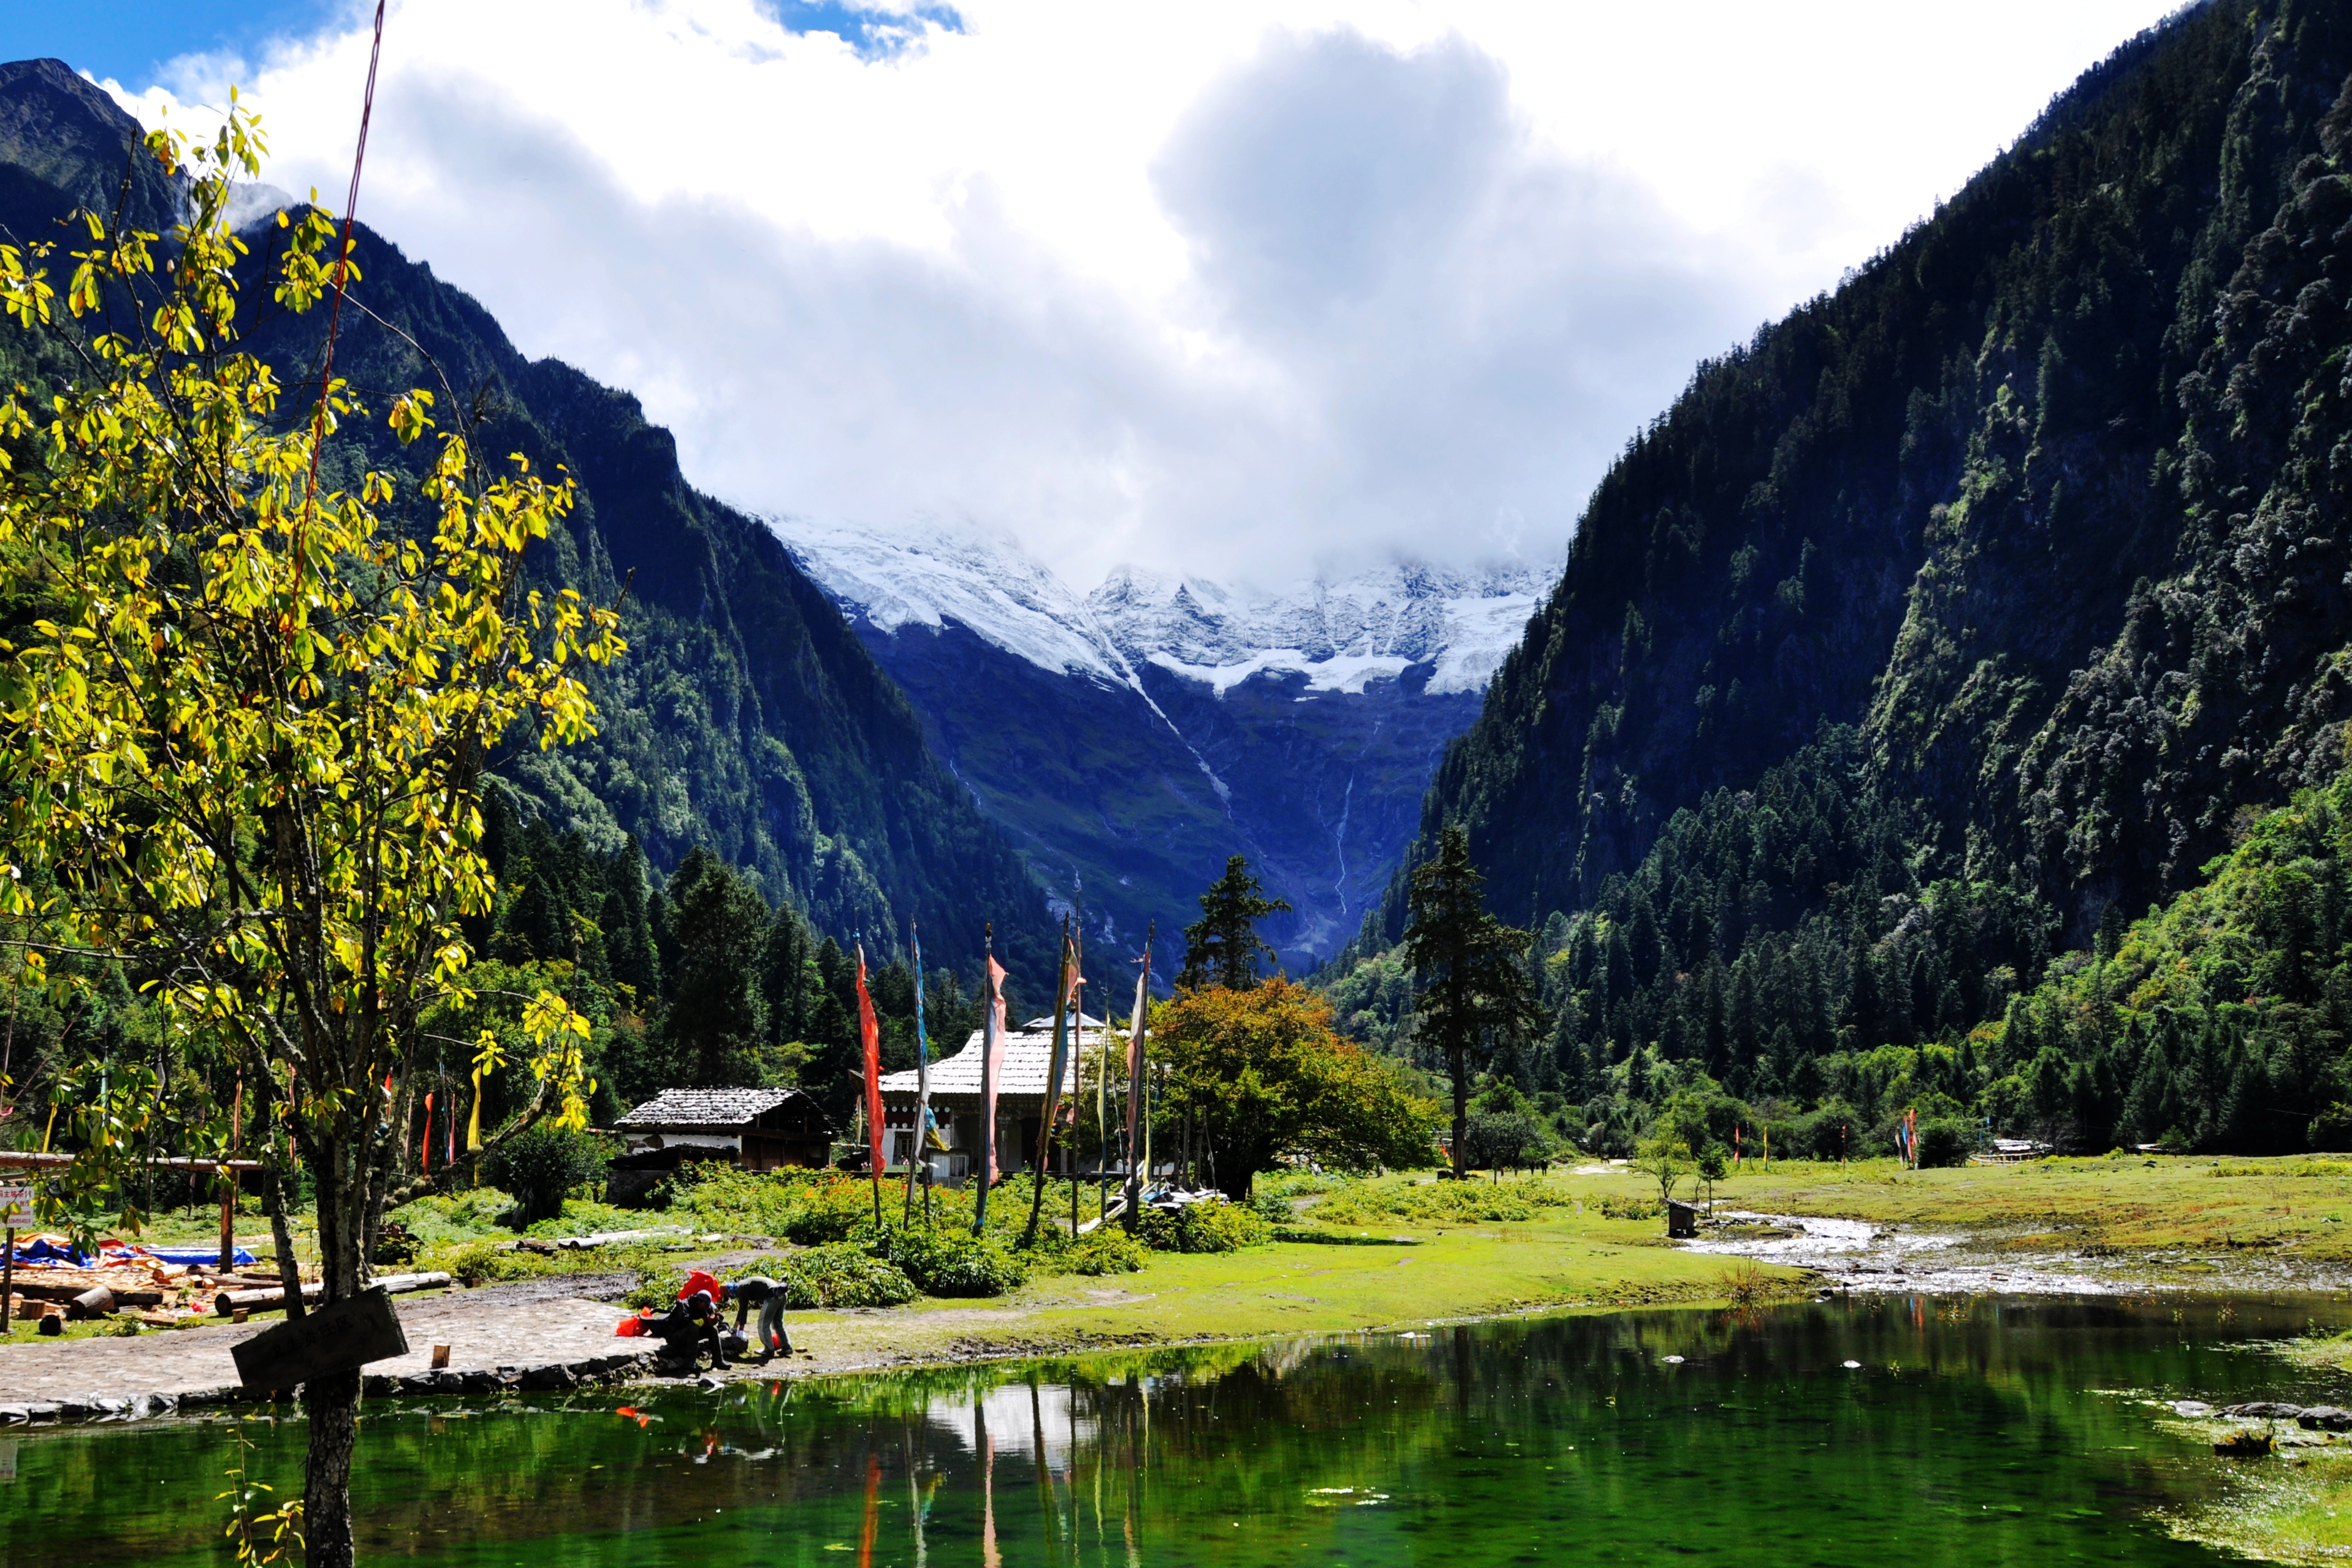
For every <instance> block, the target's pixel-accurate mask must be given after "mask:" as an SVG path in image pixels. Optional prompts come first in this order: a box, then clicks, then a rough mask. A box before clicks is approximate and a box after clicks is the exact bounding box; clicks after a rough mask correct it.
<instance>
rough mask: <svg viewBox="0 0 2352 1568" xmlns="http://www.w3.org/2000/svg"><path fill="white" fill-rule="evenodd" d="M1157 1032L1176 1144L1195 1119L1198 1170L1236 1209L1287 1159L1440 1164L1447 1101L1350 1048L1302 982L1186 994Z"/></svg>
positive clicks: (1159, 1016)
mask: <svg viewBox="0 0 2352 1568" xmlns="http://www.w3.org/2000/svg"><path fill="white" fill-rule="evenodd" d="M1151 1031H1152V1051H1151V1054H1152V1057H1153V1059H1154V1060H1155V1061H1157V1062H1159V1063H1160V1064H1162V1065H1163V1066H1164V1067H1165V1068H1166V1071H1167V1079H1166V1081H1167V1086H1168V1087H1167V1091H1166V1094H1165V1096H1164V1098H1163V1099H1162V1100H1161V1101H1160V1107H1161V1110H1162V1113H1163V1115H1164V1117H1165V1118H1166V1121H1164V1122H1163V1125H1166V1126H1168V1127H1169V1129H1170V1131H1171V1134H1172V1133H1174V1131H1175V1130H1176V1129H1178V1128H1181V1127H1182V1126H1184V1125H1186V1124H1187V1122H1188V1120H1189V1124H1190V1125H1191V1126H1192V1127H1193V1128H1195V1129H1197V1130H1198V1132H1199V1135H1200V1136H1202V1138H1203V1140H1204V1141H1205V1144H1206V1148H1205V1151H1204V1152H1203V1155H1204V1157H1200V1158H1198V1159H1197V1160H1196V1163H1198V1164H1199V1165H1200V1166H1201V1168H1202V1173H1203V1174H1204V1175H1208V1176H1209V1177H1210V1178H1211V1179H1212V1180H1213V1182H1214V1184H1216V1186H1217V1187H1218V1188H1219V1189H1220V1190H1221V1191H1223V1193H1225V1194H1226V1195H1228V1196H1229V1197H1231V1198H1233V1199H1234V1201H1236V1202H1239V1201H1241V1200H1243V1199H1245V1198H1247V1197H1248V1195H1249V1192H1250V1184H1251V1181H1252V1178H1254V1177H1255V1175H1256V1174H1257V1173H1258V1172H1260V1171H1263V1170H1266V1169H1268V1168H1270V1167H1271V1166H1273V1165H1275V1164H1276V1163H1278V1162H1280V1161H1283V1160H1286V1159H1296V1158H1304V1159H1308V1160H1312V1161H1315V1162H1316V1163H1318V1164H1321V1165H1327V1166H1336V1167H1338V1168H1339V1169H1342V1170H1365V1169H1369V1168H1370V1167H1373V1166H1376V1165H1387V1166H1394V1167H1405V1168H1412V1167H1415V1166H1422V1165H1429V1164H1433V1163H1436V1161H1437V1157H1438V1156H1437V1146H1436V1143H1435V1141H1434V1134H1435V1131H1436V1129H1437V1125H1438V1121H1439V1117H1440V1110H1439V1108H1438V1105H1437V1102H1436V1101H1434V1100H1430V1099H1428V1098H1427V1097H1426V1096H1424V1095H1422V1094H1420V1093H1419V1092H1417V1091H1416V1090H1415V1089H1414V1088H1413V1085H1412V1081H1411V1080H1410V1079H1408V1078H1407V1077H1406V1075H1405V1071H1404V1068H1402V1066H1401V1065H1400V1064H1398V1063H1396V1062H1394V1061H1391V1060H1390V1059H1389V1058H1386V1057H1383V1056H1379V1055H1376V1054H1374V1053H1372V1052H1370V1051H1367V1050H1365V1049H1363V1048H1362V1047H1360V1046H1357V1045H1355V1044H1354V1043H1352V1042H1350V1041H1349V1040H1346V1039H1343V1038H1341V1037H1340V1036H1339V1033H1338V1032H1337V1031H1336V1030H1334V1029H1333V1028H1332V1026H1331V1005H1330V1004H1329V1003H1328V1002H1327V1001H1325V1000H1324V999H1323V998H1322V997H1321V996H1320V995H1318V994H1316V993H1315V992H1312V991H1310V990H1308V989H1307V987H1306V986H1304V985H1301V984H1297V983H1296V982H1294V981H1291V980H1287V979H1284V978H1279V977H1277V978H1276V979H1273V980H1268V981H1265V982H1264V983H1263V984H1258V985H1255V986H1251V987H1249V988H1248V989H1246V990H1236V989H1233V988H1229V987H1226V986H1223V985H1210V986H1203V987H1202V988H1201V989H1199V990H1183V991H1179V992H1178V993H1177V994H1176V996H1175V997H1174V999H1173V1000H1171V1001H1168V1002H1164V1003H1161V1004H1160V1005H1159V1006H1157V1007H1155V1008H1154V1009H1153V1010H1152V1016H1151ZM1172 1146H1174V1145H1173V1143H1172V1142H1162V1143H1161V1144H1160V1147H1162V1148H1163V1149H1164V1148H1170V1147H1172Z"/></svg>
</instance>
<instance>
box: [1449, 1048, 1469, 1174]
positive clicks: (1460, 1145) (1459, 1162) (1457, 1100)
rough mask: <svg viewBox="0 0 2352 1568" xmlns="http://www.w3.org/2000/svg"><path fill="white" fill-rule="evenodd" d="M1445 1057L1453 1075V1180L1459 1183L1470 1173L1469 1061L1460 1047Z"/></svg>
mask: <svg viewBox="0 0 2352 1568" xmlns="http://www.w3.org/2000/svg"><path fill="white" fill-rule="evenodd" d="M1445 1055H1446V1058H1447V1060H1446V1065H1447V1066H1448V1067H1449V1068H1451V1069H1452V1070H1453V1075H1454V1180H1456V1181H1461V1180H1464V1179H1465V1178H1466V1177H1467V1176H1468V1175H1469V1173H1470V1165H1469V1159H1470V1085H1469V1082H1468V1079H1467V1074H1468V1072H1469V1070H1470V1061H1469V1055H1468V1053H1467V1052H1465V1050H1463V1048H1462V1047H1460V1046H1455V1047H1454V1048H1453V1049H1451V1050H1449V1051H1447V1052H1446V1053H1445Z"/></svg>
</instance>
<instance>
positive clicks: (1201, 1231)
mask: <svg viewBox="0 0 2352 1568" xmlns="http://www.w3.org/2000/svg"><path fill="white" fill-rule="evenodd" d="M1137 1229H1138V1231H1139V1234H1140V1235H1141V1236H1142V1237H1143V1239H1144V1242H1145V1244H1146V1245H1148V1246H1150V1247H1151V1248H1152V1249H1153V1250H1155V1251H1159V1252H1239V1251H1240V1250H1241V1249H1242V1248H1243V1247H1256V1246H1259V1245H1261V1244H1262V1243H1265V1242H1267V1241H1271V1240H1273V1239H1274V1227H1273V1226H1270V1225H1268V1224H1267V1223H1266V1222H1265V1220H1264V1219H1262V1218H1260V1217H1259V1216H1258V1215H1256V1214H1255V1213H1254V1212H1253V1211H1251V1210H1249V1209H1246V1208H1244V1207H1242V1206H1241V1205H1238V1204H1230V1203H1227V1202H1226V1201H1225V1200H1224V1199H1223V1198H1211V1199H1210V1200H1208V1201H1207V1202H1206V1203H1198V1204H1187V1205H1184V1206H1183V1207H1181V1208H1179V1209H1150V1210H1147V1211H1146V1212H1145V1213H1144V1215H1143V1216H1142V1222H1141V1224H1140V1225H1139V1226H1137Z"/></svg>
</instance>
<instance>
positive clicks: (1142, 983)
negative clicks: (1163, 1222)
mask: <svg viewBox="0 0 2352 1568" xmlns="http://www.w3.org/2000/svg"><path fill="white" fill-rule="evenodd" d="M1159 929H1160V928H1159V925H1158V923H1157V922H1154V923H1153V924H1151V925H1150V926H1147V927H1146V928H1144V935H1143V969H1142V971H1141V973H1138V974H1137V975H1136V977H1135V1011H1134V1012H1133V1013H1132V1014H1131V1015H1129V1018H1128V1021H1127V1231H1128V1234H1129V1236H1132V1235H1134V1234H1135V1211H1136V1209H1137V1207H1138V1205H1140V1204H1141V1203H1142V1202H1143V1178H1144V1175H1145V1174H1146V1173H1145V1171H1144V1169H1143V1166H1144V1165H1146V1164H1149V1163H1150V1158H1151V1149H1150V1139H1151V1119H1150V1117H1149V1116H1147V1115H1145V1114H1144V1111H1145V1106H1144V1103H1143V1020H1144V1010H1145V1008H1146V1007H1147V1006H1148V1005H1150V1000H1151V939H1152V937H1153V936H1154V935H1156V934H1157V933H1158V931H1159ZM1139 1123H1140V1124H1141V1127H1142V1130H1143V1139H1142V1142H1141V1144H1140V1146H1139V1144H1138V1141H1137V1138H1136V1129H1137V1126H1138V1124H1139ZM1139 1153H1140V1154H1141V1156H1142V1159H1141V1161H1140V1162H1139V1160H1138V1159H1137V1156H1138V1154H1139Z"/></svg>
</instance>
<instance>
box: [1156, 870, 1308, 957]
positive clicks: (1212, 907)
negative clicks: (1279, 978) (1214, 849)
mask: <svg viewBox="0 0 2352 1568" xmlns="http://www.w3.org/2000/svg"><path fill="white" fill-rule="evenodd" d="M1289 909H1290V906H1289V904H1287V903H1286V902H1285V901H1283V900H1280V899H1269V898H1267V897H1266V896H1265V887H1264V885H1263V884H1261V883H1260V882H1259V881H1258V879H1256V878H1255V877H1254V876H1252V875H1251V874H1250V868H1249V861H1248V859H1247V858H1244V857H1243V856H1240V855H1236V856H1234V857H1233V858H1231V859H1229V860H1227V861H1226V862H1225V874H1224V875H1223V876H1222V877H1220V878H1218V879H1216V880H1215V881H1214V882H1213V883H1211V884H1210V886H1209V890H1208V891H1207V892H1205V893H1203V894H1202V895H1201V918H1200V919H1199V920H1197V921H1193V922H1192V924H1191V925H1188V926H1186V927H1185V928H1184V967H1183V968H1182V969H1181V970H1180V971H1179V972H1178V973H1177V975H1176V984H1178V985H1179V986H1180V987H1183V988H1187V989H1192V990H1198V989H1200V988H1201V987H1202V986H1206V985H1223V986H1225V987H1226V988H1228V989H1230V990H1234V991H1246V990H1249V989H1250V988H1251V987H1252V986H1254V985H1255V984H1257V959H1258V954H1260V953H1264V954H1265V955H1266V956H1267V957H1268V958H1272V957H1274V956H1275V952H1274V949H1273V947H1272V946H1271V945H1269V944H1268V943H1266V942H1264V941H1262V940H1260V938H1259V936H1258V934H1257V922H1258V921H1262V920H1264V919H1265V917H1266V916H1268V915H1270V914H1276V913H1286V912H1288V910H1289Z"/></svg>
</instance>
